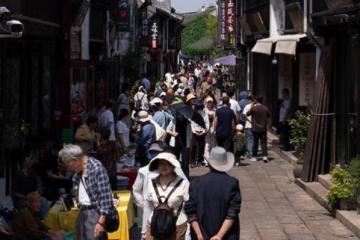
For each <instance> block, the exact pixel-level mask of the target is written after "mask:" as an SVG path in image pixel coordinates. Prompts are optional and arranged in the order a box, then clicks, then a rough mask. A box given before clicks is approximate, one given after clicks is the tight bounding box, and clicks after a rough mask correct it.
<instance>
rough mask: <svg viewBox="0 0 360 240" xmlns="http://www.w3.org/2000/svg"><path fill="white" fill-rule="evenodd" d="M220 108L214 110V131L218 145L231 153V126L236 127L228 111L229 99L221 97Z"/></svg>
mask: <svg viewBox="0 0 360 240" xmlns="http://www.w3.org/2000/svg"><path fill="white" fill-rule="evenodd" d="M222 103H223V105H222V107H220V108H219V109H217V110H216V112H215V119H214V129H215V135H216V140H217V142H218V145H219V146H221V147H223V148H225V149H226V151H228V152H230V151H231V149H232V148H231V145H232V134H233V126H236V116H235V113H234V111H233V110H231V109H230V99H229V97H227V96H226V97H223V99H222Z"/></svg>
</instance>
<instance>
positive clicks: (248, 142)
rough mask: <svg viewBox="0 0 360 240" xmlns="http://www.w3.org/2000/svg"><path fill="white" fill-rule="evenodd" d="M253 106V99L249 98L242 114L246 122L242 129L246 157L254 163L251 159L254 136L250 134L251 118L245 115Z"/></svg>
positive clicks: (253, 159) (252, 158)
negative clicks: (243, 130) (243, 131)
mask: <svg viewBox="0 0 360 240" xmlns="http://www.w3.org/2000/svg"><path fill="white" fill-rule="evenodd" d="M253 105H254V99H253V97H250V98H249V103H248V104H247V105H246V106H245V108H244V111H243V114H244V115H245V116H246V122H245V126H244V128H245V135H246V150H247V157H248V158H251V161H256V159H255V158H254V157H253V145H254V135H253V132H252V124H251V116H248V115H247V113H248V112H249V111H250V109H251V108H252V106H253Z"/></svg>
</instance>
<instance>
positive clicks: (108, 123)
mask: <svg viewBox="0 0 360 240" xmlns="http://www.w3.org/2000/svg"><path fill="white" fill-rule="evenodd" d="M112 110H113V104H112V102H107V103H106V104H105V111H104V112H102V113H101V115H100V117H99V127H100V128H108V129H109V130H110V138H109V140H110V141H115V140H116V137H115V126H114V124H115V120H114V114H113V112H112Z"/></svg>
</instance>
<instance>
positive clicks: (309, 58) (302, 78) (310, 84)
mask: <svg viewBox="0 0 360 240" xmlns="http://www.w3.org/2000/svg"><path fill="white" fill-rule="evenodd" d="M315 68H316V55H315V53H312V52H308V53H300V67H299V106H308V105H313V98H314V90H315V74H316V71H315V70H316V69H315Z"/></svg>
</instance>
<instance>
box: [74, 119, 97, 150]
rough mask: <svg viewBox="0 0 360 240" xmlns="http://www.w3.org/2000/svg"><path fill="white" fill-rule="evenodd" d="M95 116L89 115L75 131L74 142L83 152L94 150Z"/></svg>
mask: <svg viewBox="0 0 360 240" xmlns="http://www.w3.org/2000/svg"><path fill="white" fill-rule="evenodd" d="M97 121H98V120H97V118H96V117H94V116H89V117H88V119H87V120H86V123H85V124H83V125H81V126H80V127H78V129H77V130H76V133H75V142H76V143H77V144H78V145H79V146H80V147H81V148H82V150H83V151H84V152H85V153H88V152H91V151H93V150H94V147H95V144H96V132H95V130H96V127H97Z"/></svg>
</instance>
